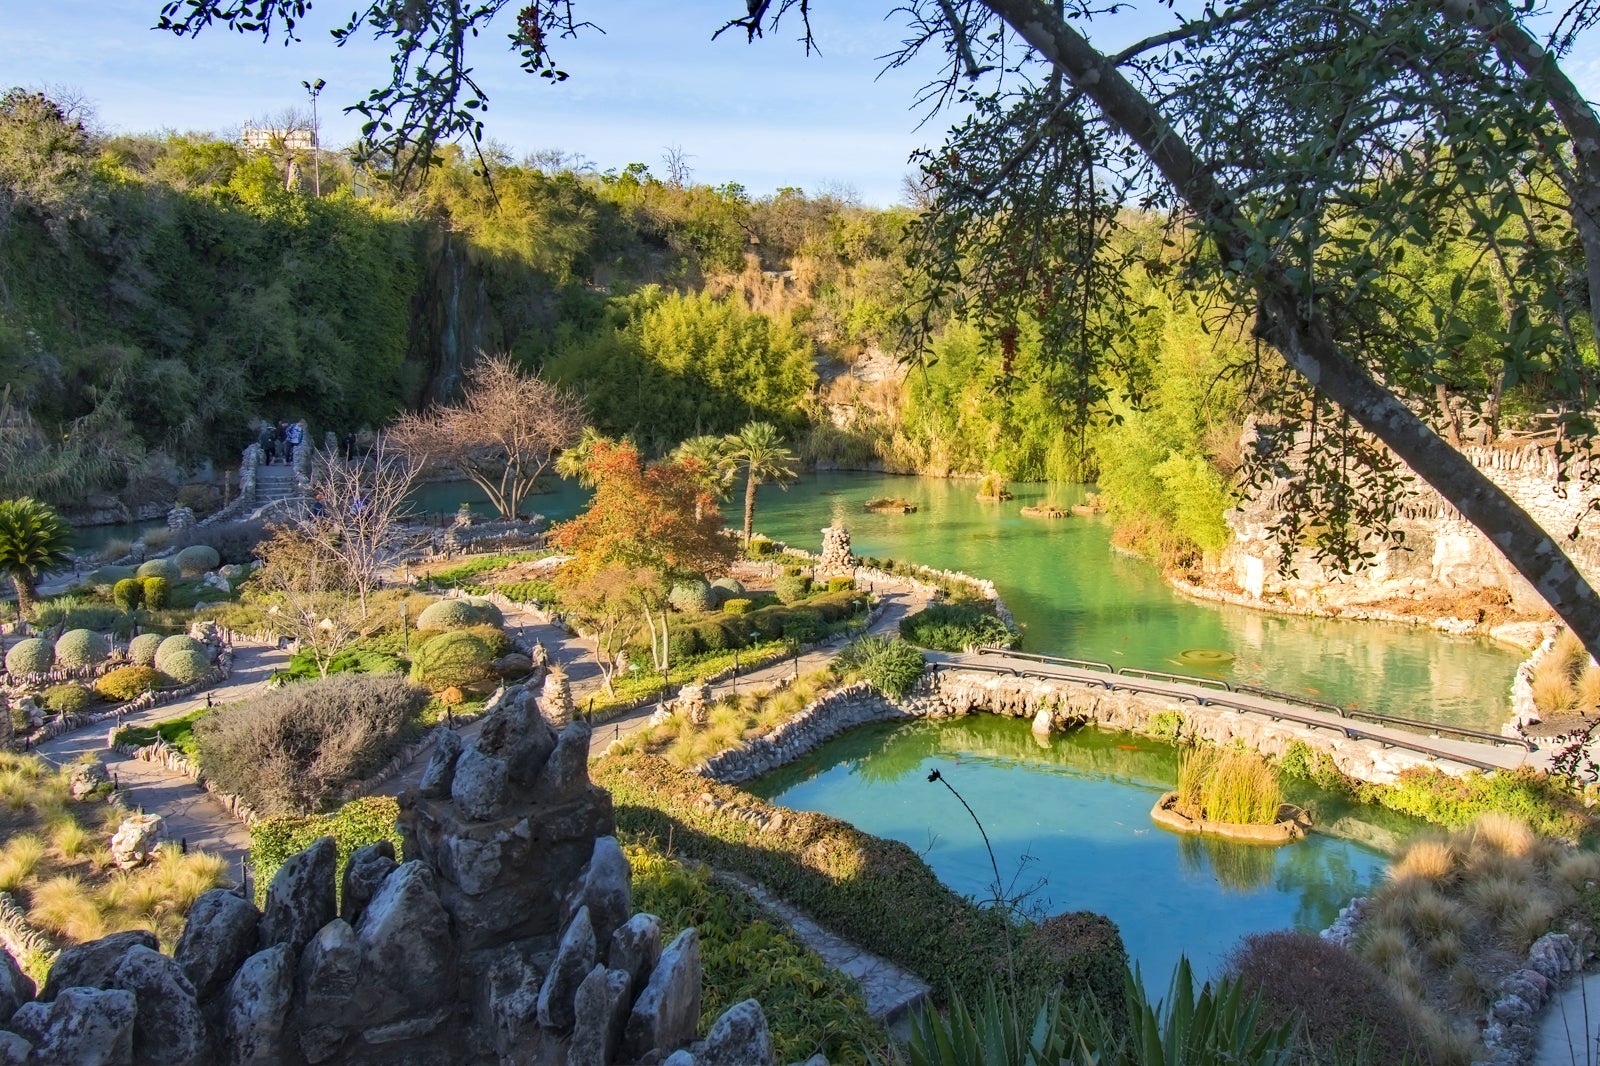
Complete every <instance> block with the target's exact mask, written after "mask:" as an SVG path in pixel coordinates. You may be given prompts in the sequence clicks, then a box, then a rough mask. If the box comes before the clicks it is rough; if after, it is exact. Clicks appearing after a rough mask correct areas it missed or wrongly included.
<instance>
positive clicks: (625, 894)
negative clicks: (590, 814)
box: [552, 760, 633, 947]
mask: <svg viewBox="0 0 1600 1066" xmlns="http://www.w3.org/2000/svg"><path fill="white" fill-rule="evenodd" d="M552 761H553V760H552ZM585 773H586V780H587V771H586V772H585ZM578 905H579V906H583V907H587V908H589V920H590V921H591V922H593V923H594V939H595V943H596V944H598V945H600V946H601V947H607V946H608V945H609V944H610V943H611V936H612V934H613V933H615V932H616V931H617V930H618V929H620V928H621V927H622V925H623V923H624V922H626V921H627V920H628V918H629V916H631V915H632V914H633V867H632V866H631V865H630V864H629V863H628V857H627V856H626V855H624V854H623V853H622V845H621V844H619V843H618V842H617V838H616V837H613V836H603V837H600V838H599V839H597V840H596V841H595V842H594V853H593V854H592V855H591V856H590V857H589V870H588V872H587V873H585V874H584V877H583V890H582V892H581V893H580V894H579V897H578Z"/></svg>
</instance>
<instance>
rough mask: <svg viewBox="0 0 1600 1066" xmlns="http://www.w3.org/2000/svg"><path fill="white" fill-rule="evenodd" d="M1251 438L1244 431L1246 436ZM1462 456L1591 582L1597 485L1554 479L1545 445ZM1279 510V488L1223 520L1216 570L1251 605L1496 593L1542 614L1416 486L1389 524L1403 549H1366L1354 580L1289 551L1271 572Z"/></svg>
mask: <svg viewBox="0 0 1600 1066" xmlns="http://www.w3.org/2000/svg"><path fill="white" fill-rule="evenodd" d="M1253 432H1254V430H1253V429H1247V430H1246V434H1247V436H1248V435H1250V434H1252V433H1253ZM1462 451H1463V452H1464V453H1465V454H1466V456H1467V457H1468V458H1469V459H1470V460H1472V462H1473V464H1474V465H1475V466H1477V467H1478V469H1480V470H1482V471H1483V472H1484V473H1485V474H1486V475H1488V477H1489V479H1490V480H1491V481H1493V482H1494V483H1495V484H1496V485H1498V486H1500V488H1502V489H1504V490H1505V491H1506V493H1507V494H1508V495H1510V497H1511V498H1512V499H1514V500H1516V501H1517V503H1518V504H1520V505H1521V506H1522V507H1523V508H1524V509H1525V510H1526V511H1527V512H1528V513H1529V514H1530V515H1531V516H1532V517H1533V518H1534V519H1535V520H1536V521H1537V522H1538V523H1539V524H1540V525H1541V526H1543V527H1544V528H1545V529H1546V530H1548V531H1549V532H1550V534H1551V535H1552V536H1553V537H1556V538H1558V539H1559V543H1560V546H1561V548H1562V549H1563V550H1564V551H1566V552H1567V554H1568V555H1570V556H1571V557H1572V558H1573V561H1574V562H1576V563H1577V565H1578V567H1579V569H1580V570H1582V571H1583V573H1584V575H1585V576H1587V577H1588V578H1589V580H1590V581H1591V582H1594V581H1595V580H1596V578H1597V576H1600V530H1597V529H1596V528H1595V523H1594V522H1593V521H1592V520H1591V521H1587V522H1585V521H1584V519H1585V518H1586V516H1587V515H1588V514H1589V512H1590V511H1591V510H1592V509H1593V508H1595V507H1596V506H1600V487H1597V486H1595V485H1593V484H1589V483H1588V482H1587V480H1586V476H1585V471H1584V470H1583V469H1578V470H1572V471H1569V472H1568V473H1569V477H1568V479H1567V480H1566V481H1562V480H1560V479H1559V477H1560V472H1559V467H1558V464H1557V461H1556V456H1555V452H1554V449H1553V448H1550V447H1523V448H1517V449H1506V448H1495V447H1488V446H1483V445H1467V446H1465V447H1463V448H1462ZM1578 462H1579V464H1580V466H1581V465H1582V464H1584V463H1586V462H1588V460H1586V459H1583V458H1580V459H1579V460H1578ZM1286 506H1288V504H1287V503H1286V502H1284V499H1283V497H1282V486H1281V484H1279V485H1272V486H1268V487H1267V488H1266V489H1264V490H1263V491H1261V492H1259V493H1257V494H1256V495H1254V496H1252V497H1251V498H1249V499H1247V500H1245V501H1243V502H1242V503H1241V504H1240V505H1239V506H1238V507H1237V508H1235V509H1234V510H1231V511H1229V512H1228V513H1227V522H1228V525H1229V527H1230V528H1231V529H1232V530H1233V541H1232V543H1231V544H1229V546H1228V547H1227V548H1226V549H1225V551H1224V553H1223V556H1222V559H1221V561H1220V564H1219V567H1218V569H1219V570H1220V571H1221V573H1222V574H1223V575H1225V576H1226V577H1228V578H1230V579H1231V580H1232V582H1233V583H1235V584H1236V585H1237V586H1238V588H1239V589H1241V590H1242V591H1243V592H1244V593H1245V595H1246V596H1247V597H1249V598H1250V600H1252V601H1263V600H1266V601H1273V600H1281V601H1283V602H1286V603H1288V604H1291V605H1295V606H1302V607H1305V606H1311V607H1317V608H1321V609H1327V608H1330V607H1339V606H1342V605H1349V604H1356V603H1361V602H1366V601H1375V600H1383V599H1406V598H1410V597H1415V596H1418V595H1433V594H1436V593H1439V592H1441V591H1451V590H1458V591H1464V592H1471V591H1474V590H1480V589H1495V590H1503V591H1504V592H1506V593H1508V594H1509V595H1510V597H1511V601H1512V603H1513V605H1514V606H1515V607H1516V608H1517V609H1519V610H1522V611H1526V612H1531V613H1541V614H1542V613H1546V612H1547V611H1548V607H1547V605H1546V604H1545V603H1544V601H1543V599H1542V598H1540V597H1539V595H1538V593H1536V592H1535V591H1534V589H1533V587H1532V586H1531V585H1529V584H1528V583H1527V581H1526V580H1524V579H1523V577H1522V576H1521V575H1520V574H1518V573H1517V572H1516V570H1515V569H1514V568H1513V567H1512V566H1511V564H1510V563H1508V562H1506V560H1505V557H1504V556H1502V555H1501V554H1500V552H1499V550H1498V549H1496V548H1495V547H1494V545H1492V544H1491V543H1489V540H1488V538H1486V537H1485V536H1484V535H1483V534H1482V533H1481V532H1479V531H1478V529H1477V527H1476V526H1474V525H1472V523H1470V522H1468V521H1467V520H1466V519H1465V518H1463V517H1462V516H1461V513H1460V512H1459V511H1457V510H1456V509H1455V508H1454V507H1453V506H1451V505H1450V504H1449V503H1448V502H1446V500H1445V499H1444V497H1442V496H1440V495H1439V494H1438V492H1436V491H1435V490H1434V489H1433V488H1432V487H1431V486H1429V485H1428V484H1427V483H1425V482H1423V481H1421V480H1415V481H1414V482H1413V486H1412V489H1411V492H1410V494H1409V496H1408V497H1407V499H1406V500H1405V501H1404V502H1403V503H1402V504H1401V506H1400V508H1399V515H1398V517H1397V520H1396V522H1395V529H1396V530H1398V531H1400V532H1403V533H1404V534H1405V540H1404V545H1405V547H1404V549H1398V548H1393V547H1387V546H1382V545H1377V544H1374V545H1373V547H1374V549H1375V550H1376V553H1377V554H1376V557H1375V558H1374V559H1373V561H1372V565H1371V566H1370V567H1368V568H1367V569H1365V570H1363V571H1361V572H1360V573H1357V574H1353V575H1346V574H1340V573H1338V572H1336V571H1334V570H1332V569H1330V568H1329V567H1328V566H1326V565H1324V564H1322V563H1320V562H1318V561H1317V560H1316V559H1315V558H1314V556H1313V554H1312V552H1311V550H1310V549H1308V548H1307V549H1300V550H1297V551H1296V552H1295V553H1294V558H1293V568H1292V571H1291V572H1289V573H1287V574H1285V573H1280V567H1279V562H1280V560H1281V558H1282V550H1281V549H1280V547H1279V545H1278V543H1277V539H1276V530H1277V529H1278V528H1280V527H1281V526H1282V524H1283V518H1284V514H1283V509H1284V507H1286ZM1580 523H1581V524H1582V529H1583V532H1582V533H1581V535H1580V536H1579V537H1578V538H1577V539H1576V540H1567V539H1565V538H1566V536H1567V534H1568V533H1569V532H1570V531H1571V530H1573V529H1575V528H1579V527H1580ZM1461 621H1462V622H1463V623H1470V622H1472V621H1473V619H1462V620H1461Z"/></svg>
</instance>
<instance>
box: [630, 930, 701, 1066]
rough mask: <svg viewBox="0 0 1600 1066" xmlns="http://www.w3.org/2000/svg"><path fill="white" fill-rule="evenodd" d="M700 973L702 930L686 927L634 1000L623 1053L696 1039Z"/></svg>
mask: <svg viewBox="0 0 1600 1066" xmlns="http://www.w3.org/2000/svg"><path fill="white" fill-rule="evenodd" d="M700 977H701V973H700V933H699V931H698V930H696V929H692V928H691V929H685V930H684V931H683V932H681V933H679V934H678V936H677V938H676V939H674V940H673V941H672V943H671V944H669V945H667V949H666V950H665V951H663V952H662V953H661V961H660V962H658V963H656V967H655V970H654V972H652V973H651V974H650V980H649V982H648V983H646V985H645V986H644V991H643V992H641V993H639V998H638V999H637V1000H635V1001H634V1004H633V1011H632V1012H631V1013H630V1014H629V1015H628V1025H627V1029H626V1030H625V1033H624V1037H623V1047H622V1051H623V1055H624V1057H625V1058H626V1057H628V1056H631V1058H628V1061H630V1062H637V1061H639V1060H640V1059H642V1058H643V1057H644V1056H645V1055H646V1054H647V1053H648V1052H650V1051H651V1050H652V1049H657V1048H659V1049H662V1050H666V1049H670V1048H675V1047H679V1046H681V1045H683V1044H687V1043H688V1042H689V1041H691V1040H693V1039H694V1034H695V1027H696V1026H697V1025H698V1024H699V1022H700Z"/></svg>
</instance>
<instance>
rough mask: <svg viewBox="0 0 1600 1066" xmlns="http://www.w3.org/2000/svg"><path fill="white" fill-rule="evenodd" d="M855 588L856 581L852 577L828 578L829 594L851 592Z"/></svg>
mask: <svg viewBox="0 0 1600 1066" xmlns="http://www.w3.org/2000/svg"><path fill="white" fill-rule="evenodd" d="M855 587H856V579H855V578H853V577H830V578H829V579H828V591H829V592H853V591H855Z"/></svg>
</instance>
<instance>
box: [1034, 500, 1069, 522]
mask: <svg viewBox="0 0 1600 1066" xmlns="http://www.w3.org/2000/svg"><path fill="white" fill-rule="evenodd" d="M1071 513H1072V512H1070V511H1068V510H1067V509H1066V508H1065V507H1058V506H1056V505H1055V504H1053V503H1051V502H1050V501H1049V500H1041V501H1040V502H1038V503H1035V504H1029V505H1028V506H1027V507H1024V508H1023V509H1022V517H1024V518H1065V517H1067V515H1069V514H1071Z"/></svg>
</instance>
